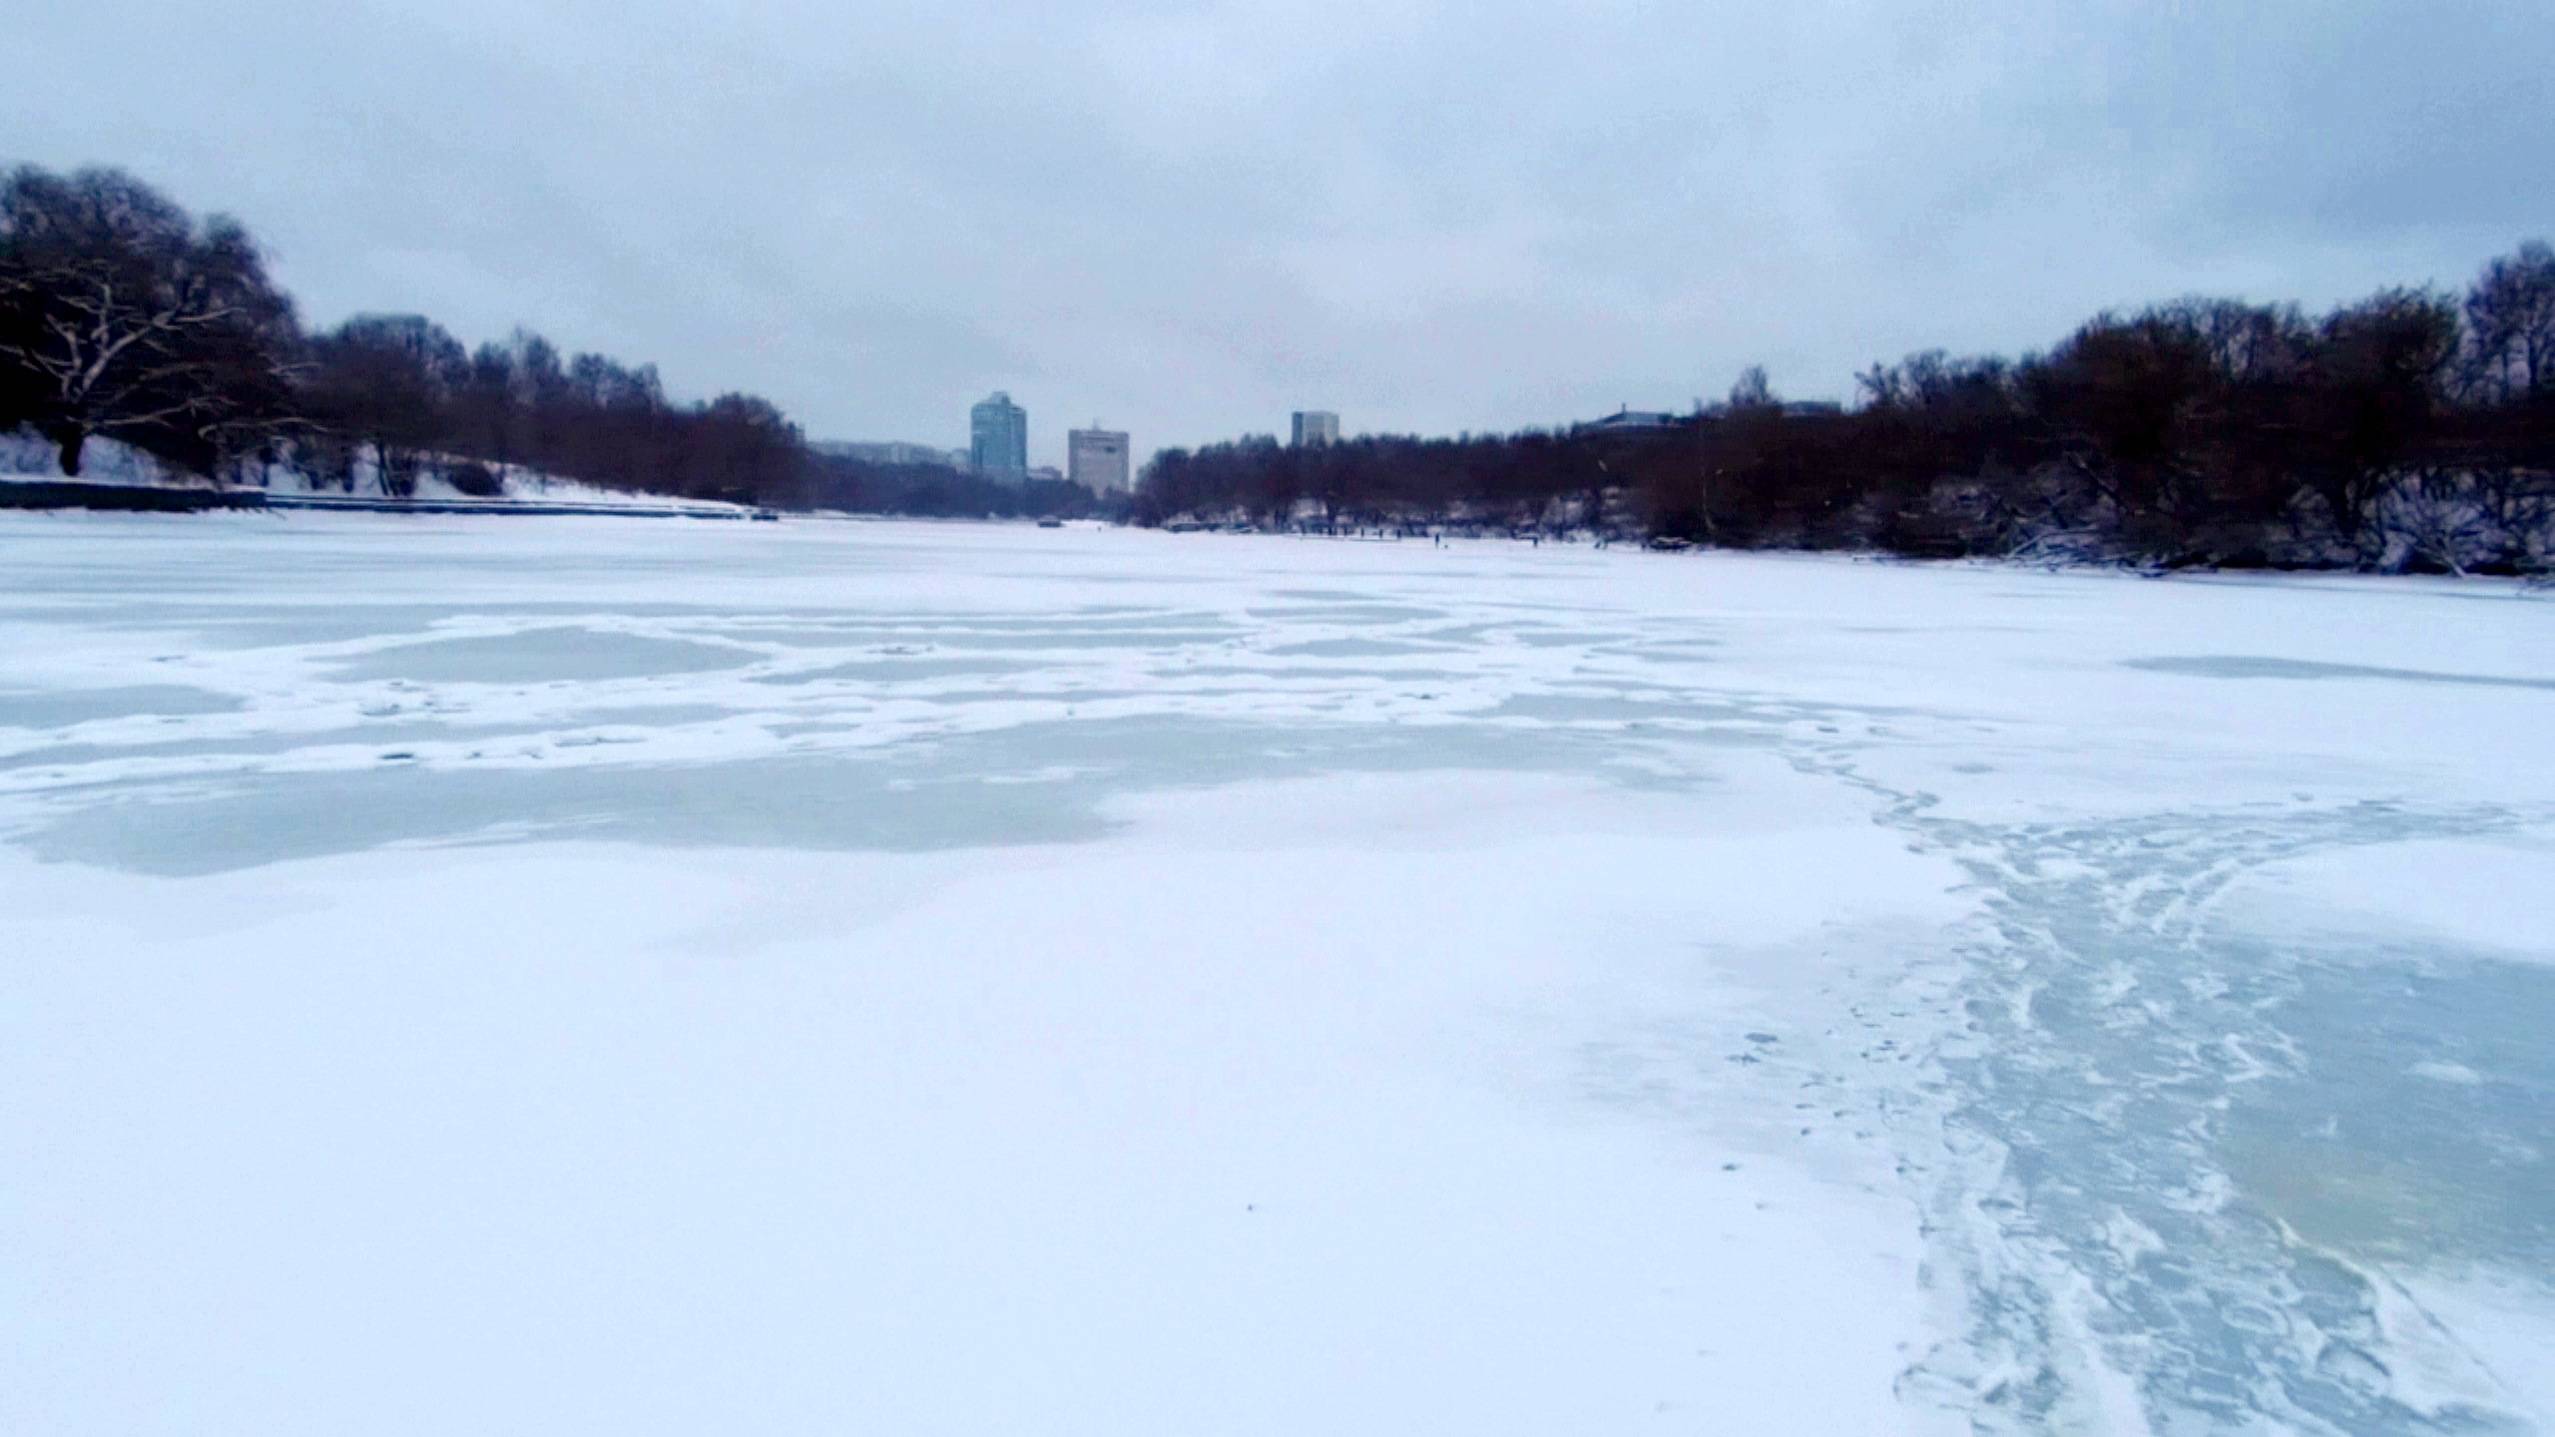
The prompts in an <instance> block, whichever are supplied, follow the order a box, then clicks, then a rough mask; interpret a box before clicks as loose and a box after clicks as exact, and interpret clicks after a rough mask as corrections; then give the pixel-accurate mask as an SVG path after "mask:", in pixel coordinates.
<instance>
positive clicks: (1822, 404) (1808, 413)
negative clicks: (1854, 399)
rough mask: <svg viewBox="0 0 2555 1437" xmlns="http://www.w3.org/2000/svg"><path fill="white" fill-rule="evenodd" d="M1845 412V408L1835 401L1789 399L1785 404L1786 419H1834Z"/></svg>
mask: <svg viewBox="0 0 2555 1437" xmlns="http://www.w3.org/2000/svg"><path fill="white" fill-rule="evenodd" d="M1844 412H1845V406H1844V405H1842V404H1839V403H1837V402H1836V401H1835V400H1833V399H1788V400H1785V401H1784V403H1783V417H1784V418H1786V419H1832V418H1834V417H1836V416H1837V415H1840V414H1843V413H1844Z"/></svg>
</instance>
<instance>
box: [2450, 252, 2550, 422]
mask: <svg viewBox="0 0 2555 1437" xmlns="http://www.w3.org/2000/svg"><path fill="white" fill-rule="evenodd" d="M2466 323H2467V327H2468V329H2469V331H2470V332H2471V334H2472V336H2473V344H2474V353H2473V362H2474V365H2475V369H2476V376H2477V378H2478V379H2479V380H2480V381H2481V383H2482V384H2483V386H2484V388H2485V391H2486V393H2487V394H2488V395H2495V396H2500V397H2504V398H2516V399H2530V398H2535V397H2536V396H2538V395H2541V394H2545V393H2548V392H2550V391H2555V248H2549V247H2548V246H2547V244H2546V242H2545V241H2544V240H2530V241H2529V242H2528V243H2526V244H2524V245H2521V246H2520V247H2519V249H2518V250H2517V251H2516V252H2514V253H2512V254H2507V255H2504V256H2502V257H2501V258H2499V259H2496V260H2494V261H2493V262H2492V263H2490V264H2488V265H2486V266H2485V267H2484V273H2482V274H2481V275H2478V276H2477V277H2476V280H2475V284H2474V286H2473V287H2472V288H2470V289H2469V290H2468V291H2467V294H2466Z"/></svg>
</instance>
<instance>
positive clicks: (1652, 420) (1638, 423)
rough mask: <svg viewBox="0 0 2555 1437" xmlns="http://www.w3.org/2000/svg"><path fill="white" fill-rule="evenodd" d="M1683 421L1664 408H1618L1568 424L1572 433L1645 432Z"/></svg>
mask: <svg viewBox="0 0 2555 1437" xmlns="http://www.w3.org/2000/svg"><path fill="white" fill-rule="evenodd" d="M1683 423H1685V421H1684V420H1683V419H1680V418H1678V417H1677V416H1676V415H1674V414H1670V413H1668V412H1666V411H1665V410H1658V409H1618V410H1616V411H1615V412H1614V413H1612V414H1609V415H1607V416H1606V417H1605V418H1603V419H1591V420H1589V421H1587V422H1586V423H1584V424H1574V425H1572V426H1570V432H1571V433H1573V434H1647V433H1652V432H1654V431H1657V430H1661V429H1674V428H1677V427H1678V426H1679V425H1681V424H1683Z"/></svg>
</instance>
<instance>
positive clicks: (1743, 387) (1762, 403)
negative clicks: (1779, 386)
mask: <svg viewBox="0 0 2555 1437" xmlns="http://www.w3.org/2000/svg"><path fill="white" fill-rule="evenodd" d="M1778 402H1779V401H1777V400H1776V399H1775V397H1774V386H1773V385H1772V384H1771V383H1769V382H1767V380H1766V377H1765V366H1764V365H1762V364H1751V365H1749V366H1748V367H1747V368H1745V369H1742V370H1740V371H1739V378H1738V381H1737V382H1736V383H1734V384H1732V385H1731V386H1730V407H1731V408H1733V409H1771V408H1773V407H1774V406H1775V405H1776V403H1778Z"/></svg>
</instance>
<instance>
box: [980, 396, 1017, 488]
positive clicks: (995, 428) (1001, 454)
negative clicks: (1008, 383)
mask: <svg viewBox="0 0 2555 1437" xmlns="http://www.w3.org/2000/svg"><path fill="white" fill-rule="evenodd" d="M967 434H968V444H967V467H968V468H970V469H973V470H975V471H976V472H977V473H979V474H982V475H984V476H985V477H987V478H989V479H1008V480H1010V481H1012V482H1013V483H1018V482H1019V481H1021V480H1022V479H1025V478H1027V477H1028V475H1029V411H1028V410H1026V409H1023V408H1021V407H1020V406H1019V405H1017V404H1014V403H1012V402H1011V396H1010V395H1008V394H1006V393H1004V392H1003V391H1001V390H999V389H997V390H995V391H994V392H993V394H992V396H991V397H989V398H987V399H986V400H985V401H984V402H983V403H982V404H979V405H977V406H976V407H975V408H973V409H971V410H969V411H967Z"/></svg>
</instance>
